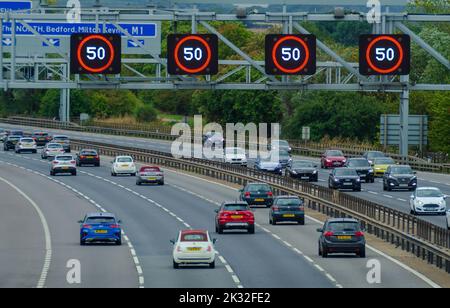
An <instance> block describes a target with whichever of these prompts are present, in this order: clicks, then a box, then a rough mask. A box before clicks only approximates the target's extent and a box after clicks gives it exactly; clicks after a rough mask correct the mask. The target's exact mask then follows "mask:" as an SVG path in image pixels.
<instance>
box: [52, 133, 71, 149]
mask: <svg viewBox="0 0 450 308" xmlns="http://www.w3.org/2000/svg"><path fill="white" fill-rule="evenodd" d="M51 142H52V143H59V144H61V145H62V146H63V148H64V151H66V153H70V152H71V148H70V139H69V137H67V136H63V135H57V136H53V139H52V141H51Z"/></svg>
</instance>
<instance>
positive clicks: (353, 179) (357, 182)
mask: <svg viewBox="0 0 450 308" xmlns="http://www.w3.org/2000/svg"><path fill="white" fill-rule="evenodd" d="M328 187H329V188H331V189H351V190H353V191H361V178H360V176H359V175H358V173H357V172H356V169H353V168H338V169H334V170H333V171H332V172H331V173H330V177H329V179H328Z"/></svg>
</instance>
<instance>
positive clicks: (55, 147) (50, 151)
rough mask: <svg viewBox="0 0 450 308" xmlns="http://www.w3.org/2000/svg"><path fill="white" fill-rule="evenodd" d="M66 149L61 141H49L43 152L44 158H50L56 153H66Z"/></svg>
mask: <svg viewBox="0 0 450 308" xmlns="http://www.w3.org/2000/svg"><path fill="white" fill-rule="evenodd" d="M65 152H66V151H65V150H64V148H63V146H62V145H61V144H59V143H48V144H47V145H46V146H45V147H44V148H43V149H42V152H41V158H42V159H50V158H53V157H55V156H56V155H61V154H64V153H65Z"/></svg>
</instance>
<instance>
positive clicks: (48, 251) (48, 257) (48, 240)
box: [0, 177, 52, 289]
mask: <svg viewBox="0 0 450 308" xmlns="http://www.w3.org/2000/svg"><path fill="white" fill-rule="evenodd" d="M0 181H2V182H4V183H6V184H8V185H9V186H10V187H12V188H13V189H14V190H15V191H17V192H18V193H19V194H20V195H21V196H22V197H24V198H25V199H26V200H27V201H28V202H29V203H30V204H31V205H32V206H33V208H34V210H35V211H36V212H37V214H38V215H39V219H40V220H41V224H42V227H43V228H44V236H45V260H44V265H43V267H42V271H41V276H40V278H39V281H38V283H37V286H36V288H38V289H42V288H44V287H45V283H46V281H47V276H48V271H49V269H50V264H51V262H52V237H51V234H50V228H49V226H48V223H47V219H46V218H45V216H44V213H43V212H42V211H41V209H40V208H39V206H38V205H37V204H36V202H34V201H33V200H32V199H31V198H30V197H28V195H27V194H25V193H24V192H23V191H22V190H21V189H20V188H18V187H17V186H15V185H14V184H13V183H11V182H9V181H8V180H6V179H4V178H2V177H0Z"/></svg>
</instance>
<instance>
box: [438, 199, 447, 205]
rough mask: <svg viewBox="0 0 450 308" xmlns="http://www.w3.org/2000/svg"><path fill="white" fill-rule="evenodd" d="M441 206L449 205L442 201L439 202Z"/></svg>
mask: <svg viewBox="0 0 450 308" xmlns="http://www.w3.org/2000/svg"><path fill="white" fill-rule="evenodd" d="M439 205H441V206H444V205H445V206H446V205H447V203H446V202H445V200H441V201H439Z"/></svg>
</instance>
